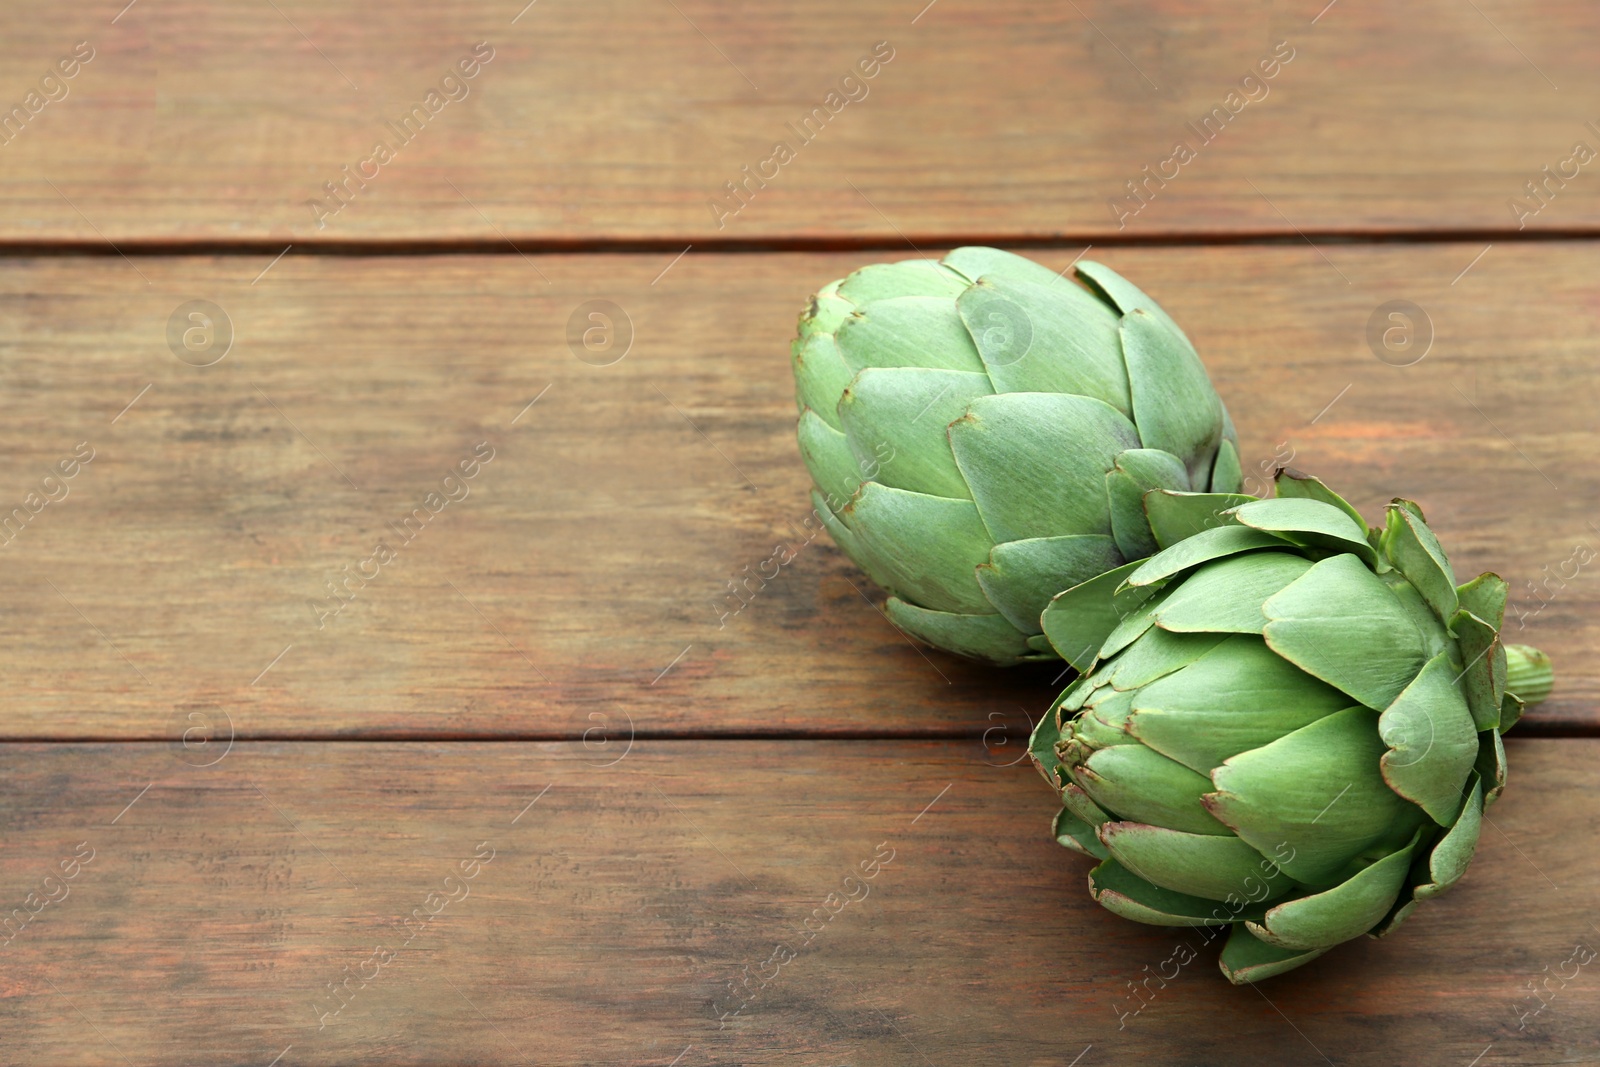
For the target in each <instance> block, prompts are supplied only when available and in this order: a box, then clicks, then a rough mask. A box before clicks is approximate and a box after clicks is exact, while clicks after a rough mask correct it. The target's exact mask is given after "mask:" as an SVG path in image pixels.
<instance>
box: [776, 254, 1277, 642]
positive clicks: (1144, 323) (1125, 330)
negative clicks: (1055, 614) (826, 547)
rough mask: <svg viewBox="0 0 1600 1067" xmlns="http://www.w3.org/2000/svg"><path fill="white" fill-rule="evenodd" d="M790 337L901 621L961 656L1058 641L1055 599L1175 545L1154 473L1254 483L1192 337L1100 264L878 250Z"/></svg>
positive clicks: (1171, 482) (814, 445)
mask: <svg viewBox="0 0 1600 1067" xmlns="http://www.w3.org/2000/svg"><path fill="white" fill-rule="evenodd" d="M791 354H792V363H793V368H794V376H795V397H796V402H797V405H798V407H799V410H800V420H799V429H798V436H799V442H800V455H801V457H802V458H803V459H804V461H805V463H806V467H807V468H808V469H809V470H810V472H811V477H812V480H813V482H814V483H815V486H816V489H817V490H818V492H819V494H820V497H819V501H818V507H817V512H818V517H819V518H820V519H821V520H822V522H823V523H824V525H825V526H826V527H827V529H828V530H829V531H830V533H832V534H833V536H834V540H835V542H836V543H837V544H838V545H839V547H840V548H841V549H842V550H843V551H844V552H845V553H846V554H847V555H848V556H849V557H850V558H851V559H852V560H854V561H855V562H856V564H857V565H859V566H860V567H861V568H862V569H863V570H865V571H866V572H867V573H868V574H869V575H870V576H871V577H872V579H873V581H874V582H876V583H878V584H879V585H881V586H883V587H885V589H886V590H887V592H888V593H889V598H888V602H887V604H886V606H885V612H886V613H887V615H888V617H889V618H890V619H891V620H892V621H893V622H894V623H895V625H897V626H899V627H900V628H901V629H903V630H905V631H906V632H907V633H909V634H911V635H912V636H913V637H916V638H919V639H921V640H923V641H926V642H928V643H930V644H932V645H935V646H937V647H939V648H943V649H945V650H947V651H950V652H955V653H957V654H959V655H964V656H969V657H972V658H975V659H981V660H988V661H991V662H995V663H1000V664H1010V663H1017V662H1021V661H1024V660H1036V659H1054V658H1056V657H1057V656H1058V655H1059V653H1058V652H1057V651H1056V649H1057V648H1059V647H1060V643H1059V642H1055V643H1052V642H1051V641H1049V640H1047V639H1046V637H1045V634H1044V629H1043V627H1042V625H1041V623H1040V615H1041V613H1042V612H1043V611H1044V609H1045V607H1046V605H1047V604H1048V603H1049V601H1050V598H1051V597H1053V596H1054V595H1055V594H1056V593H1059V592H1060V591H1061V590H1063V589H1067V588H1069V587H1072V586H1076V585H1080V584H1082V583H1083V582H1085V581H1087V580H1089V579H1091V578H1093V577H1095V576H1096V575H1099V574H1102V573H1104V572H1106V571H1109V570H1113V569H1116V568H1119V567H1121V566H1122V565H1123V564H1124V563H1126V562H1128V561H1132V560H1139V559H1142V558H1144V557H1146V556H1148V555H1150V554H1151V553H1153V552H1156V551H1157V550H1159V549H1160V548H1161V547H1163V544H1164V542H1163V541H1162V536H1161V534H1160V532H1158V531H1157V530H1155V529H1153V528H1152V520H1151V518H1150V517H1149V516H1148V515H1147V513H1146V510H1145V508H1144V506H1143V503H1142V501H1143V498H1144V495H1145V494H1146V493H1148V492H1149V491H1151V490H1154V489H1159V490H1167V491H1173V492H1179V493H1193V492H1199V493H1205V492H1220V493H1237V491H1238V489H1239V486H1240V480H1241V472H1240V467H1239V457H1238V447H1237V439H1236V436H1235V434H1234V431H1233V424H1232V422H1231V421H1230V420H1229V418H1228V414H1227V411H1226V410H1225V409H1224V407H1223V404H1222V401H1221V399H1220V398H1219V397H1218V396H1217V394H1216V391H1215V390H1214V389H1213V388H1212V386H1211V382H1210V380H1209V378H1208V377H1207V376H1206V373H1205V370H1204V368H1203V367H1202V365H1201V363H1200V360H1199V357H1198V356H1197V355H1196V354H1195V352H1194V348H1193V346H1192V345H1191V344H1190V343H1189V339H1188V338H1187V337H1186V336H1185V335H1184V334H1183V331H1182V330H1180V329H1179V328H1178V326H1177V324H1176V323H1174V322H1173V321H1172V319H1171V318H1170V317H1169V316H1167V314H1166V313H1165V312H1163V311H1162V310H1161V308H1160V307H1159V306H1158V305H1156V303H1155V302H1154V301H1153V300H1151V299H1150V298H1149V296H1147V295H1146V294H1144V293H1143V292H1141V291H1140V290H1139V289H1138V288H1137V287H1135V286H1134V285H1132V284H1131V283H1129V282H1128V281H1126V280H1125V279H1123V278H1121V277H1120V276H1118V275H1117V274H1116V273H1115V272H1114V271H1112V270H1110V269H1109V268H1107V267H1104V266H1102V265H1100V264H1096V263H1092V262H1082V263H1079V264H1077V268H1076V278H1070V277H1065V276H1063V275H1060V274H1057V273H1056V272H1055V271H1052V270H1049V269H1047V268H1045V267H1042V266H1040V265H1039V264H1037V263H1034V262H1031V261H1030V260H1027V259H1024V258H1022V257H1020V256H1015V255H1012V254H1011V253H1009V252H1003V251H1000V250H999V249H994V248H977V247H973V248H958V249H956V250H955V251H953V252H951V253H950V254H949V255H948V256H946V257H945V258H944V259H943V260H939V261H935V260H907V261H904V262H900V263H881V264H874V265H871V266H868V267H864V268H862V269H861V270H858V271H856V272H855V273H854V274H851V275H850V276H849V277H847V278H843V279H840V280H839V281H836V282H833V283H830V284H829V285H826V286H824V287H823V288H822V289H821V290H820V291H819V292H818V293H817V295H816V296H814V297H812V299H811V301H810V302H809V303H808V305H807V307H806V310H805V312H804V313H803V314H802V315H801V317H800V323H799V329H798V331H797V336H796V338H795V341H794V344H793V346H792V349H791ZM885 490H888V492H885ZM1240 499H1241V501H1242V500H1244V499H1248V498H1242V497H1241V498H1240Z"/></svg>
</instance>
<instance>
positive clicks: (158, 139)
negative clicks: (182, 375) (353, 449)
mask: <svg viewBox="0 0 1600 1067" xmlns="http://www.w3.org/2000/svg"><path fill="white" fill-rule="evenodd" d="M125 4H126V0H103V2H97V3H94V4H91V5H80V6H74V8H73V9H72V10H71V11H58V10H57V9H56V7H55V6H54V5H50V4H47V3H45V2H44V0H21V2H17V3H11V4H7V5H5V10H4V11H3V12H0V69H4V70H7V71H9V72H11V74H10V76H9V77H8V78H7V79H6V81H5V84H4V86H3V87H0V93H3V94H4V95H3V96H0V107H3V108H5V109H7V112H8V113H9V109H11V108H14V107H23V109H24V110H23V112H22V114H21V122H22V125H21V127H20V129H18V128H17V127H16V126H13V127H12V128H11V129H10V130H9V131H8V134H7V136H8V137H10V138H11V140H10V141H9V143H5V144H3V145H0V153H3V154H4V159H5V164H4V168H3V169H4V176H3V178H0V196H3V205H4V206H3V209H0V240H7V241H49V240H70V241H78V242H87V243H90V244H96V245H99V244H103V242H104V241H105V240H107V239H109V240H112V241H116V242H129V241H146V240H148V241H202V240H203V241H223V242H238V241H244V240H251V241H261V242H268V243H270V242H274V241H275V242H280V243H289V242H291V241H292V242H295V243H297V244H305V243H308V242H314V241H375V240H378V241H382V240H480V241H482V240H486V241H491V242H500V241H502V240H504V239H506V238H507V237H509V238H511V239H514V240H516V241H518V242H519V243H520V242H538V241H562V240H590V239H611V238H620V239H651V240H660V241H665V242H672V241H681V242H684V243H687V242H690V241H696V242H705V241H708V240H720V239H734V240H761V239H770V238H775V237H776V238H785V239H789V238H796V237H804V238H813V239H835V238H840V237H850V238H858V239H860V238H864V239H869V240H870V239H875V240H879V241H886V240H889V241H892V240H898V239H899V235H900V234H902V233H903V234H908V235H910V236H911V237H912V239H913V240H916V241H918V242H919V243H928V244H934V243H945V242H949V241H951V240H952V239H953V238H954V235H979V234H984V235H990V236H991V237H992V238H993V239H994V240H1004V239H1008V238H1009V239H1018V238H1023V237H1058V236H1061V235H1064V234H1070V235H1073V236H1074V237H1082V238H1083V239H1085V240H1091V239H1099V238H1103V237H1105V236H1109V235H1119V236H1132V237H1149V236H1153V235H1160V234H1173V233H1186V234H1216V233H1260V232H1271V233H1279V234H1286V235H1292V234H1294V233H1295V232H1296V229H1297V228H1298V229H1299V230H1301V231H1305V232H1308V233H1315V232H1318V231H1328V232H1332V231H1338V232H1358V233H1366V232H1373V231H1380V232H1417V231H1427V230H1439V229H1449V230H1458V229H1463V228H1468V229H1484V228H1488V229H1493V230H1497V231H1502V232H1503V231H1506V230H1514V229H1517V228H1518V226H1519V224H1521V223H1524V222H1525V223H1526V224H1527V225H1528V226H1529V227H1531V228H1535V229H1552V228H1553V229H1557V230H1562V231H1565V232H1569V233H1571V232H1575V231H1579V230H1586V231H1593V230H1594V229H1595V227H1596V226H1597V225H1600V183H1597V182H1595V181H1594V180H1593V179H1592V178H1590V177H1587V176H1585V174H1584V171H1585V170H1586V167H1585V160H1586V159H1590V158H1592V152H1593V150H1594V149H1596V148H1600V134H1597V133H1596V132H1594V129H1592V128H1591V127H1589V126H1586V123H1588V122H1590V121H1592V120H1600V113H1597V112H1596V111H1595V109H1594V107H1593V105H1594V103H1595V101H1596V99H1600V96H1597V92H1600V63H1597V62H1596V59H1597V56H1596V48H1597V45H1596V42H1597V41H1600V11H1597V9H1596V8H1595V6H1594V5H1593V4H1588V3H1583V2H1582V0H1559V2H1558V0H1549V2H1545V3H1541V4H1538V5H1534V6H1532V7H1517V6H1515V5H1512V4H1509V3H1507V2H1506V0H1489V2H1485V3H1480V4H1475V5H1474V4H1459V3H1456V2H1454V0H1423V2H1418V3H1412V4H1405V5H1370V4H1369V5H1359V4H1339V5H1337V6H1333V5H1329V6H1328V7H1326V8H1324V5H1323V4H1322V3H1317V2H1311V3H1302V2H1298V0H1296V2H1294V3H1290V2H1289V0H1257V2H1255V3H1252V4H1248V5H1245V6H1244V7H1243V8H1241V7H1239V6H1237V5H1230V6H1214V5H1213V6H1212V7H1210V8H1206V7H1204V6H1202V5H1197V4H1194V3H1191V2H1188V0H1150V2H1147V3H1145V4H1142V5H1131V6H1130V5H1119V4H1112V3H1110V2H1108V0H1095V2H1088V0H1086V2H1084V3H1081V4H1076V5H1072V4H1069V5H1055V4H1043V5H1041V4H1030V3H1026V2H1024V0H1005V2H1003V3H992V4H965V5H963V4H954V3H943V4H937V5H927V6H926V7H924V3H923V0H909V2H908V0H875V2H872V3H857V2H853V0H807V2H806V3H801V4H788V5H747V6H744V7H740V8H737V9H728V8H725V7H722V6H719V5H715V4H711V3H708V2H707V0H682V2H679V3H675V4H645V3H639V2H624V0H606V2H600V3H586V4H551V3H543V4H537V5H530V6H528V7H526V8H525V9H523V10H520V11H519V9H520V8H523V7H524V5H523V4H521V3H518V2H516V0H495V2H493V3H490V2H487V0H479V2H476V3H463V4H449V5H439V4H432V3H425V2H422V0H405V2H403V3H397V4H392V5H389V6H387V7H386V8H385V10H384V14H383V16H382V17H381V18H375V17H374V16H373V15H372V12H371V9H370V6H369V5H363V4H360V3H356V2H354V0H337V2H325V0H279V2H276V3H272V4H258V5H245V6H243V7H241V6H239V5H236V4H225V3H221V2H216V0H170V2H164V3H160V4H156V3H140V4H131V5H127V8H126V9H124V5H125ZM919 9H921V10H920V12H919ZM1319 9H1321V10H1319ZM80 41H82V42H87V45H86V50H85V53H84V54H86V55H87V54H89V50H92V52H93V57H94V58H93V59H91V60H90V61H89V62H88V64H87V65H81V69H77V71H76V74H75V76H74V77H73V78H72V79H70V80H65V81H52V80H49V79H50V78H51V71H52V69H53V65H54V64H55V63H56V62H57V61H58V60H62V59H68V60H69V63H68V67H69V69H70V68H71V63H70V58H71V56H72V52H73V49H74V47H75V45H76V44H77V42H80ZM880 41H886V42H888V44H887V46H886V47H885V49H884V51H883V54H886V55H887V54H888V53H889V51H890V50H892V53H893V58H892V59H891V60H890V61H889V62H888V64H887V65H886V66H882V67H881V68H880V69H878V70H877V73H876V76H875V77H873V78H872V79H870V80H867V81H856V82H851V83H844V82H843V79H845V78H846V77H847V76H850V75H851V74H852V72H857V71H858V66H857V65H858V64H859V63H860V62H861V61H862V59H863V58H864V57H870V56H871V55H872V53H873V50H874V46H875V45H876V43H877V42H880ZM478 42H487V45H488V47H489V48H491V49H492V50H493V58H492V59H491V60H490V61H489V63H488V65H487V66H482V67H481V69H480V70H479V71H478V73H477V74H476V76H475V77H474V78H472V79H471V80H470V81H466V82H462V83H460V84H459V85H458V84H457V83H454V82H452V83H449V84H445V83H444V81H443V79H444V78H445V76H446V74H447V73H448V72H449V71H450V70H451V69H453V68H454V66H455V64H457V63H458V62H460V61H461V60H463V59H468V60H469V67H470V66H471V62H470V57H471V54H472V50H473V47H474V45H475V44H476V43H478ZM485 54H487V53H485ZM1275 55H1276V56H1285V57H1287V56H1292V58H1290V59H1288V61H1287V64H1284V63H1282V62H1280V61H1279V60H1278V59H1275V58H1274V56H1275ZM1263 63H1265V64H1266V65H1267V67H1266V69H1270V70H1272V71H1273V75H1274V76H1273V77H1272V78H1270V79H1265V80H1263V79H1261V78H1260V71H1261V70H1262V67H1261V64H1263ZM1247 77H1254V78H1255V79H1256V80H1254V81H1251V82H1249V83H1248V84H1247V85H1244V89H1243V90H1241V85H1242V84H1244V79H1246V78H1247ZM841 85H844V91H845V92H848V93H852V94H854V95H855V97H856V98H857V99H856V100H855V102H850V100H849V97H848V96H845V95H842V94H841V95H839V96H836V97H834V98H832V100H831V101H830V100H829V97H828V94H829V93H830V92H840V87H841ZM441 86H442V90H441ZM430 91H436V92H439V93H440V95H439V96H437V97H435V99H434V101H433V102H432V103H433V104H435V105H436V106H437V108H438V110H437V111H436V112H433V113H430V112H429V111H428V110H427V104H428V103H429V102H428V101H427V99H426V98H427V94H428V93H429V92H430ZM30 93H33V94H35V95H34V96H33V97H32V98H31V100H30V97H29V95H28V94H30ZM63 93H65V95H64V96H63V95H62V94H63ZM446 93H451V94H455V95H456V96H458V97H459V99H456V100H453V101H452V100H450V99H449V97H448V96H447V95H445V94H446ZM462 93H465V95H461V94H462ZM1230 94H1238V95H1234V96H1232V97H1231V98H1230ZM50 96H56V97H58V99H56V100H54V101H53V102H52V101H50V100H49V97H50ZM1251 96H1253V97H1254V100H1253V101H1252V100H1251V99H1250V97H1251ZM414 105H415V106H423V107H424V112H423V116H424V118H425V119H426V120H427V121H426V122H425V124H423V125H422V126H421V128H420V131H412V132H411V133H408V134H406V137H408V138H409V140H403V139H402V138H401V137H399V136H396V135H395V134H394V133H393V132H392V131H391V130H390V128H389V127H388V126H387V125H386V124H387V123H399V122H400V121H401V119H402V118H403V117H404V116H405V115H407V114H408V113H410V109H411V108H412V107H413V106H414ZM829 106H831V107H833V108H837V113H832V112H831V111H829V110H828V107H829ZM30 107H33V108H37V112H38V113H37V114H32V113H30V111H29V108H30ZM817 108H823V111H822V112H821V114H820V115H819V116H818V117H817V118H815V119H813V126H812V128H811V131H810V132H809V133H808V132H806V131H804V130H802V131H801V132H802V133H803V134H804V136H803V137H802V136H799V135H797V134H795V133H794V132H793V131H791V129H790V124H794V125H795V126H799V125H800V124H802V123H803V122H804V120H805V117H806V116H808V115H811V114H812V113H813V109H817ZM1207 116H1215V117H1212V119H1211V122H1212V126H1211V127H1209V128H1207V129H1205V130H1201V129H1200V127H1201V124H1202V123H1203V122H1204V121H1205V119H1206V118H1207ZM13 121H14V122H15V121H17V120H13ZM1191 124H1193V125H1192V126H1191ZM379 142H382V143H384V144H385V145H386V146H387V147H388V148H389V149H390V150H391V154H392V159H391V160H390V161H388V162H384V161H383V159H382V157H375V156H374V148H375V146H376V144H377V143H379ZM777 142H783V143H784V144H786V145H787V146H789V149H790V152H791V153H792V158H790V159H789V160H788V161H787V162H785V161H784V157H783V156H782V155H781V154H778V153H775V144H776V143H777ZM1179 142H1182V143H1184V144H1185V145H1186V147H1187V149H1188V151H1189V152H1190V153H1192V158H1189V157H1186V156H1185V155H1184V154H1183V153H1175V148H1176V145H1177V144H1178V143H1179ZM1577 142H1584V143H1585V144H1586V145H1587V146H1589V155H1587V156H1584V157H1583V158H1577V157H1575V156H1574V152H1573V148H1574V145H1575V144H1576V143H1577ZM369 160H371V161H373V162H371V163H370V164H368V165H367V166H366V168H365V170H364V171H363V173H364V174H366V175H367V178H366V179H364V180H363V182H362V184H360V185H356V184H354V183H352V184H351V185H349V186H348V187H347V192H345V193H343V194H341V195H342V196H343V197H344V199H345V200H347V201H348V206H345V207H342V208H341V209H340V210H339V211H338V212H337V214H333V215H331V216H328V217H323V216H321V215H320V214H319V213H318V212H316V211H314V210H313V209H311V208H310V207H309V206H308V202H309V201H311V200H313V199H315V198H318V197H324V198H326V196H327V194H326V192H325V191H324V183H327V182H344V181H345V180H346V172H345V171H343V170H342V169H341V168H343V167H346V166H348V167H350V168H351V169H352V171H354V170H355V169H357V168H359V167H360V166H361V165H362V164H363V162H364V161H369ZM747 166H748V167H750V168H751V170H752V172H760V173H764V174H766V175H767V176H768V177H767V179H762V180H764V181H765V186H764V187H763V186H760V185H757V184H754V183H752V184H751V185H749V186H748V187H747V190H748V191H747V192H746V193H745V194H744V198H745V199H746V200H748V203H747V204H745V205H744V206H743V207H742V208H741V209H740V210H738V211H737V212H736V213H734V212H733V208H734V207H736V206H738V205H739V201H737V200H727V201H725V202H724V208H725V209H726V210H727V211H729V212H730V214H728V215H726V216H724V215H721V214H720V213H719V212H718V211H716V210H714V209H713V207H712V206H711V205H712V204H713V203H715V202H717V200H718V198H719V197H724V196H726V195H727V191H726V188H725V183H728V182H742V181H745V180H746V179H745V172H744V171H743V168H744V167H747ZM1546 166H1548V167H1550V168H1552V174H1553V175H1554V177H1551V178H1546V177H1545V176H1544V175H1543V174H1542V173H1541V168H1544V167H1546ZM1146 167H1149V168H1150V172H1151V173H1153V174H1156V175H1157V177H1155V178H1147V177H1146V172H1145V170H1144V168H1146ZM1562 173H1565V174H1566V175H1567V177H1566V178H1563V177H1561V176H1560V175H1561V174H1562ZM1161 175H1165V176H1166V177H1164V178H1163V177H1161ZM1530 181H1533V182H1538V183H1545V182H1548V184H1545V185H1542V186H1541V188H1542V189H1543V194H1542V196H1543V198H1542V199H1531V198H1529V197H1528V194H1526V193H1525V192H1524V186H1525V184H1526V183H1528V182H1530ZM1129 182H1135V183H1139V185H1140V198H1141V199H1138V200H1134V201H1131V202H1127V203H1126V204H1125V205H1124V207H1123V209H1122V210H1121V211H1113V210H1112V209H1111V208H1110V207H1109V206H1108V201H1110V200H1113V199H1117V200H1121V199H1122V198H1125V197H1127V196H1128V195H1129V190H1128V188H1127V184H1128V183H1129ZM1513 199H1521V200H1522V202H1523V203H1524V204H1525V205H1526V212H1519V211H1517V210H1514V209H1513V208H1512V207H1511V205H1510V202H1511V201H1512V200H1513ZM1142 201H1148V203H1143V202H1142ZM331 207H332V205H331V203H330V206H329V209H328V210H330V211H331ZM1135 209H1137V210H1135ZM1122 211H1128V212H1131V213H1132V214H1131V217H1123V215H1122ZM319 220H320V222H321V223H323V225H321V226H319V224H318V223H319Z"/></svg>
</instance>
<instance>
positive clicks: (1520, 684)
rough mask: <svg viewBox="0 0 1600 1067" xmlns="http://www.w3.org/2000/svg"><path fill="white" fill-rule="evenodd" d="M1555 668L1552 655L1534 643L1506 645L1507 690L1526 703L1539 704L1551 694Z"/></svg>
mask: <svg viewBox="0 0 1600 1067" xmlns="http://www.w3.org/2000/svg"><path fill="white" fill-rule="evenodd" d="M1554 682H1555V669H1554V668H1553V667H1551V665H1550V657H1549V656H1547V655H1545V654H1544V653H1543V652H1540V651H1539V650H1538V649H1537V648H1534V647H1533V646H1532V645H1507V646H1506V691H1507V692H1508V693H1510V694H1511V695H1512V696H1514V697H1516V698H1517V699H1519V700H1521V701H1522V702H1523V703H1524V704H1537V703H1539V701H1541V700H1543V699H1544V698H1545V697H1548V696H1549V695H1550V687H1551V685H1552V684H1554Z"/></svg>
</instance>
